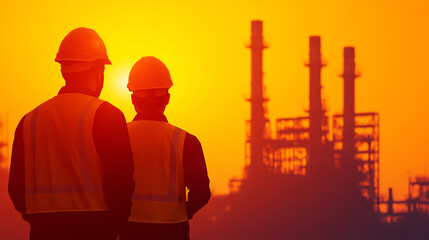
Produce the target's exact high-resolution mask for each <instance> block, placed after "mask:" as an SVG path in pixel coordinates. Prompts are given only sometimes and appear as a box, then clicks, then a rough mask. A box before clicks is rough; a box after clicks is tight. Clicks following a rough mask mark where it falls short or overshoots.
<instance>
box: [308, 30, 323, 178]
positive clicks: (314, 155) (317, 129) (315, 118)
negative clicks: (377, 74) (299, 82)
mask: <svg viewBox="0 0 429 240" xmlns="http://www.w3.org/2000/svg"><path fill="white" fill-rule="evenodd" d="M307 66H308V67H309V68H310V111H309V115H310V131H309V133H310V143H309V155H310V158H309V162H308V168H307V169H308V173H309V174H314V173H316V172H319V171H321V169H322V168H323V164H324V163H323V156H322V155H323V151H322V118H323V115H324V114H323V109H322V96H321V92H322V85H321V77H320V75H321V71H322V67H324V65H323V64H322V54H321V50H320V36H311V37H310V62H309V64H307Z"/></svg>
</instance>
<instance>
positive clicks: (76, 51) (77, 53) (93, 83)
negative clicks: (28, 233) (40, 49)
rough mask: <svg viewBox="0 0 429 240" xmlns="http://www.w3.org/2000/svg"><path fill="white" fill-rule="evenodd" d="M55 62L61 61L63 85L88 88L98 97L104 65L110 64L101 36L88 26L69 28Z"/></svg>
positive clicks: (102, 79) (102, 80)
mask: <svg viewBox="0 0 429 240" xmlns="http://www.w3.org/2000/svg"><path fill="white" fill-rule="evenodd" d="M55 61H56V62H58V63H60V64H61V73H62V75H63V78H64V79H65V81H66V85H69V86H75V87H80V88H87V89H89V90H91V91H92V92H93V94H94V95H95V96H96V97H98V96H99V95H100V93H101V89H102V88H103V83H104V65H105V64H112V63H111V62H110V60H109V58H108V56H107V51H106V46H105V45H104V42H103V40H102V39H101V38H100V36H99V35H98V34H97V33H96V32H95V31H94V30H92V29H89V28H82V27H81V28H76V29H74V30H72V31H71V32H70V33H69V34H67V36H65V38H64V39H63V41H62V42H61V45H60V48H59V50H58V53H57V57H56V58H55Z"/></svg>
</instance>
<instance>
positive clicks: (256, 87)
mask: <svg viewBox="0 0 429 240" xmlns="http://www.w3.org/2000/svg"><path fill="white" fill-rule="evenodd" d="M251 31H252V33H251V45H250V46H249V48H250V50H251V61H252V63H251V64H252V66H251V67H252V76H251V98H250V100H249V101H250V104H251V110H250V111H251V119H250V148H251V149H250V166H251V167H260V166H262V165H263V148H264V141H263V140H264V130H265V118H264V107H263V104H264V101H266V100H265V99H264V96H263V81H262V75H263V72H262V51H263V50H264V49H265V48H266V46H264V39H263V36H262V21H259V20H254V21H252V29H251Z"/></svg>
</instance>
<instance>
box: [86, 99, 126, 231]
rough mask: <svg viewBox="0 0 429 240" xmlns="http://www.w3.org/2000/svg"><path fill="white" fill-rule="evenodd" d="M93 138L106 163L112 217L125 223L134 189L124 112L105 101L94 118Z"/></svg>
mask: <svg viewBox="0 0 429 240" xmlns="http://www.w3.org/2000/svg"><path fill="white" fill-rule="evenodd" d="M93 139H94V145H95V148H96V150H97V153H98V156H99V157H100V160H101V162H102V164H103V173H104V175H103V180H104V185H105V191H106V196H107V200H108V203H109V205H110V208H111V212H112V213H113V216H112V217H113V219H117V221H118V223H119V224H121V223H125V222H126V221H127V219H128V216H129V215H130V208H131V197H132V194H133V192H134V180H133V171H134V163H133V153H132V150H131V145H130V140H129V136H128V128H127V122H126V120H125V117H124V115H123V113H122V112H121V111H120V110H119V109H117V108H116V107H114V106H113V105H111V104H110V103H107V102H105V103H103V104H101V105H100V107H99V108H98V109H97V112H96V113H95V117H94V125H93Z"/></svg>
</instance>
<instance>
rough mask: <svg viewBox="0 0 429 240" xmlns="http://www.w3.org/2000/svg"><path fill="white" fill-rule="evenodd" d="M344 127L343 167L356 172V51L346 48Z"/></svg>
mask: <svg viewBox="0 0 429 240" xmlns="http://www.w3.org/2000/svg"><path fill="white" fill-rule="evenodd" d="M342 77H343V79H344V113H343V117H344V127H343V153H342V157H343V165H344V167H345V168H346V169H347V170H348V171H355V169H354V165H355V164H354V157H355V79H356V77H357V75H356V74H355V49H354V48H353V47H345V48H344V73H343V75H342Z"/></svg>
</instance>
